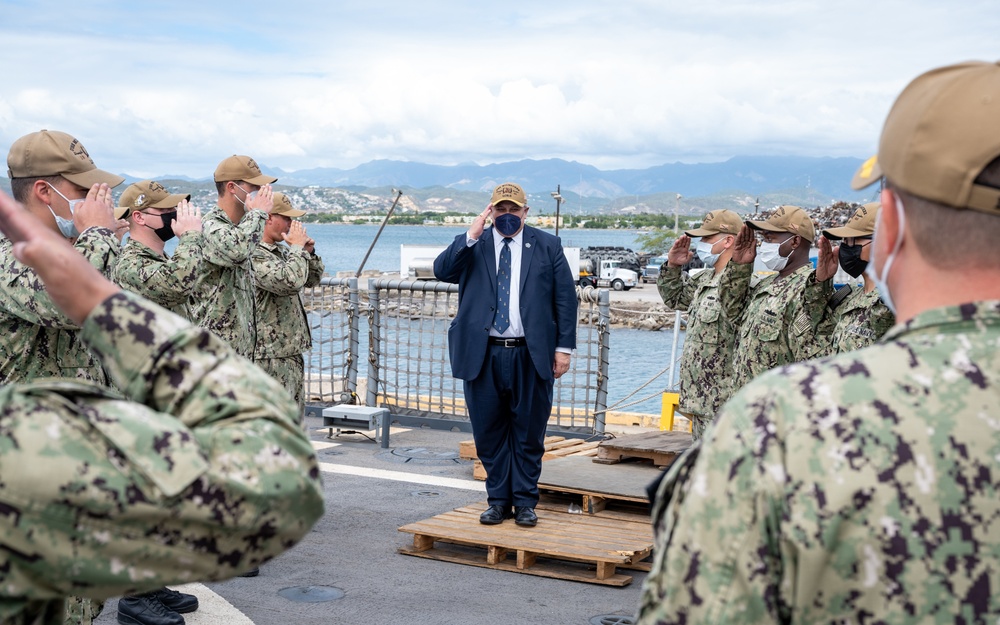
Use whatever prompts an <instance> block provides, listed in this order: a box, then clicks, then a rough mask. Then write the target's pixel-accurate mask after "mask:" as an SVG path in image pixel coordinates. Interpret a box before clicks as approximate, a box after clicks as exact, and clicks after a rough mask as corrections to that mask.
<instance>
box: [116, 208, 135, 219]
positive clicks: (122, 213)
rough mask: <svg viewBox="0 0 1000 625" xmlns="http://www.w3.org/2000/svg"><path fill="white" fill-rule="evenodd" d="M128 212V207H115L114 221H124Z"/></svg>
mask: <svg viewBox="0 0 1000 625" xmlns="http://www.w3.org/2000/svg"><path fill="white" fill-rule="evenodd" d="M130 210H132V209H131V208H130V207H128V206H115V219H125V217H126V216H127V215H128V213H129V211H130Z"/></svg>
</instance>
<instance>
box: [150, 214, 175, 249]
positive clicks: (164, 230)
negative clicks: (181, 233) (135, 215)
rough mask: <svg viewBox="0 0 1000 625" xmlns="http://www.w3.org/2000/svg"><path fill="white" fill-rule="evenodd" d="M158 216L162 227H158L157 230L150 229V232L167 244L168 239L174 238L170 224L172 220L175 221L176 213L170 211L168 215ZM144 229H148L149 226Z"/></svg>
mask: <svg viewBox="0 0 1000 625" xmlns="http://www.w3.org/2000/svg"><path fill="white" fill-rule="evenodd" d="M158 216H159V217H160V219H162V220H163V225H162V226H160V227H159V228H150V230H152V231H153V233H154V234H155V235H156V236H158V237H160V240H161V241H163V242H167V241H169V240H170V239H172V238H174V229H173V228H171V227H170V224H172V223H173V222H174V220H175V219H177V211H170V212H169V213H160V214H159V215H158ZM146 227H147V228H149V226H146Z"/></svg>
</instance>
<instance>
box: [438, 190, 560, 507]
mask: <svg viewBox="0 0 1000 625" xmlns="http://www.w3.org/2000/svg"><path fill="white" fill-rule="evenodd" d="M527 213H528V203H527V197H526V196H525V194H524V190H523V189H521V187H520V186H519V185H516V184H513V183H509V182H508V183H504V184H501V185H500V186H498V187H497V188H496V189H494V191H493V197H492V199H491V201H490V204H489V206H487V207H486V210H484V211H483V212H482V213H480V214H479V216H477V217H476V220H475V221H474V222H473V223H472V227H471V228H469V231H468V232H467V233H465V234H460V235H458V237H456V238H455V241H454V242H453V243H452V244H451V246H449V247H448V249H446V250H445V251H444V252H442V253H441V255H440V256H438V257H437V258H436V259H435V260H434V275H435V276H436V277H437V279H438V280H442V281H444V282H453V283H454V282H457V283H458V314H457V315H456V316H455V319H454V321H452V323H451V327H450V328H449V329H448V350H449V355H450V357H451V370H452V374H453V375H454V376H455V377H456V378H459V379H461V380H464V381H465V385H464V386H465V402H466V405H467V406H468V408H469V415H470V417H471V420H472V434H473V438H475V440H476V452H477V453H478V455H479V459H480V460H481V461H482V462H483V468H485V469H486V492H487V495H488V498H487V502H488V503H489V508H487V510H486V511H485V512H483V514H482V515H481V516H480V517H479V521H480V522H481V523H483V524H486V525H497V524H499V523H502V522H503V521H504V519H509V518H513V519H514V522H515V523H517V524H518V525H521V526H525V527H532V526H534V525H536V524H537V523H538V517H537V516H536V515H535V504H537V503H538V476H539V475H540V474H541V472H542V454H543V453H544V451H545V449H544V446H543V441H544V439H545V427H546V424H547V423H548V420H549V413H550V412H551V410H552V385H553V383H554V381H555V379H556V378H558V377H560V376H561V375H562V374H564V373H566V371H568V370H569V362H570V356H571V354H572V353H573V350H574V349H575V348H576V311H577V301H576V283H575V281H574V280H573V273H572V271H571V270H570V267H569V264H568V263H567V262H566V256H565V255H564V254H563V250H562V243H561V242H560V241H559V237H555V236H552V235H551V234H548V233H546V232H542V231H541V230H538V229H536V228H532V227H530V226H525V225H524V219H525V217H526V215H527ZM490 217H492V218H493V227H492V228H485V226H486V220H487V219H488V218H490ZM484 228H485V229H484ZM511 507H513V511H512V510H511Z"/></svg>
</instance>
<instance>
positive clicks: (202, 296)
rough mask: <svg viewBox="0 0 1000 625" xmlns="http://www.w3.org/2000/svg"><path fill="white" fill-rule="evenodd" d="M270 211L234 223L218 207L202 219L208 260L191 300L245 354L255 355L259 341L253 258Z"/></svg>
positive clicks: (199, 315) (200, 319)
mask: <svg viewBox="0 0 1000 625" xmlns="http://www.w3.org/2000/svg"><path fill="white" fill-rule="evenodd" d="M265 221H267V213H265V212H264V211H261V210H252V211H249V212H247V213H246V215H244V216H243V219H242V220H240V223H239V224H233V222H232V221H231V220H230V219H229V216H228V215H226V213H225V211H223V210H222V209H221V208H219V207H218V206H216V207H215V208H214V209H212V210H211V211H209V212H208V213H207V214H206V215H205V216H204V218H203V219H202V231H203V232H204V236H205V246H204V255H205V261H206V262H205V263H204V264H203V266H202V271H203V274H204V275H203V276H202V279H201V283H200V284H199V285H198V288H197V289H196V290H195V293H194V296H193V298H192V300H191V314H192V315H193V318H194V320H195V321H196V322H197V323H198V325H200V326H201V327H203V328H207V329H209V330H211V331H212V332H215V333H216V334H217V335H218V336H220V337H221V338H222V340H224V341H226V342H227V343H229V344H230V345H231V346H232V347H233V349H235V350H236V352H237V353H239V354H240V355H241V356H246V357H247V358H252V357H253V348H254V343H255V342H256V325H257V324H256V321H255V318H254V282H253V275H252V272H253V269H252V267H251V264H250V257H251V255H252V254H253V252H254V250H255V249H257V245H258V244H260V240H261V233H262V232H263V231H264V222H265Z"/></svg>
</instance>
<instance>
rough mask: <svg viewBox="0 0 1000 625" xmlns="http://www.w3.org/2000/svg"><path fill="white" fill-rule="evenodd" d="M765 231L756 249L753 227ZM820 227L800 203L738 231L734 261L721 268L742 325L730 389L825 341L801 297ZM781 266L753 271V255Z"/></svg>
mask: <svg viewBox="0 0 1000 625" xmlns="http://www.w3.org/2000/svg"><path fill="white" fill-rule="evenodd" d="M755 230H756V231H760V232H761V233H762V235H763V243H761V246H760V251H759V252H758V251H757V250H756V238H755V236H754V231H755ZM815 234H816V230H815V227H814V226H813V222H812V219H810V218H809V215H808V214H807V213H806V212H805V211H804V210H802V209H801V208H799V207H798V206H779V207H778V208H777V209H775V211H774V212H773V213H772V214H771V215H770V216H769V217H768V218H767V219H766V220H764V221H748V222H747V223H746V225H744V226H743V229H742V230H740V233H739V234H738V235H737V237H736V245H735V246H734V248H733V258H732V262H730V263H729V266H728V267H727V268H726V271H725V272H724V273H723V274H722V279H721V285H720V287H719V296H720V298H721V300H722V308H723V310H724V311H725V313H726V315H728V316H729V318H730V319H736V320H737V323H738V325H739V326H740V330H739V338H737V340H736V349H735V350H734V352H733V378H732V385H731V386H732V390H731V392H733V393H735V392H736V391H738V390H739V389H740V388H742V387H743V385H744V384H746V383H747V382H749V381H750V380H752V379H753V378H754V377H755V376H757V375H760V374H761V373H763V372H765V371H767V370H768V369H773V368H774V367H778V366H781V365H787V364H789V363H793V362H797V361H799V360H806V359H808V358H812V357H814V356H816V355H817V354H819V353H822V350H823V349H824V347H825V346H826V341H825V339H823V338H822V337H821V336H819V335H818V334H817V332H816V326H817V325H818V323H819V319H818V316H817V317H812V316H811V315H810V311H809V309H808V308H807V307H806V306H805V302H804V300H803V291H804V289H805V288H806V281H807V279H808V278H809V276H810V275H811V274H812V270H813V268H812V264H811V263H810V262H809V248H810V246H811V245H812V241H813V239H814V238H815ZM755 258H759V259H760V261H761V263H762V264H763V265H764V266H765V267H766V268H767V269H769V270H771V271H775V272H777V273H776V274H771V275H768V276H766V277H764V278H759V277H758V276H755V275H752V274H753V264H754V259H755Z"/></svg>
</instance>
